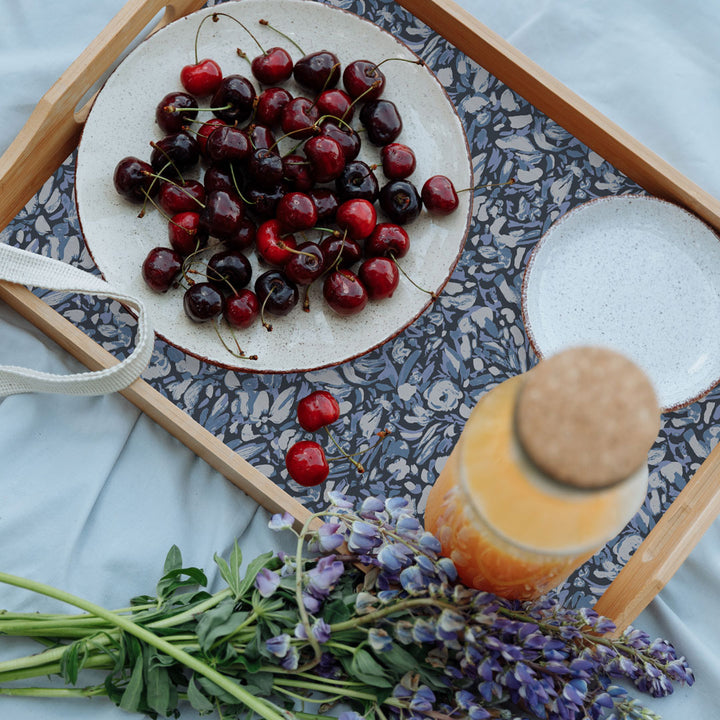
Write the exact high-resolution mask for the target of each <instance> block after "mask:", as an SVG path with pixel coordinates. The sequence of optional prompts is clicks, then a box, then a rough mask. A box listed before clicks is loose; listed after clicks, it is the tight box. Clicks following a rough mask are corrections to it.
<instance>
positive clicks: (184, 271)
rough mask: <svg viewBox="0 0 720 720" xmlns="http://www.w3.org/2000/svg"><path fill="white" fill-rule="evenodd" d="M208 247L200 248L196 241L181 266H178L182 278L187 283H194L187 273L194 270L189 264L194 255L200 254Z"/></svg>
mask: <svg viewBox="0 0 720 720" xmlns="http://www.w3.org/2000/svg"><path fill="white" fill-rule="evenodd" d="M207 249H208V248H201V247H200V243H199V242H198V243H197V244H196V245H195V249H194V250H193V251H192V252H191V253H190V254H189V255H188V256H187V257H186V258H185V259H184V260H183V264H182V268H180V272H181V274H182V276H183V278H184V280H185V281H186V282H187V283H189V284H190V285H194V284H195V282H194V281H193V279H192V278H189V277H188V275H189V274H190V273H191V272H196V271H195V270H193V269H192V267H191V265H192V263H193V262H195V257H196V256H197V255H200V253H202V252H203V251H204V250H207Z"/></svg>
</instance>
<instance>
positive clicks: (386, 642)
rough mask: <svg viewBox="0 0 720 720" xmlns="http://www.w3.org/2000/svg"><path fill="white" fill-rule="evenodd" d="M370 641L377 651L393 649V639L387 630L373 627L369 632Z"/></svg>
mask: <svg viewBox="0 0 720 720" xmlns="http://www.w3.org/2000/svg"><path fill="white" fill-rule="evenodd" d="M368 643H369V644H370V647H371V648H372V649H373V650H374V651H375V652H388V651H390V650H392V646H393V641H392V638H391V637H390V636H389V635H388V634H387V632H386V631H385V630H382V629H380V628H371V629H370V632H368Z"/></svg>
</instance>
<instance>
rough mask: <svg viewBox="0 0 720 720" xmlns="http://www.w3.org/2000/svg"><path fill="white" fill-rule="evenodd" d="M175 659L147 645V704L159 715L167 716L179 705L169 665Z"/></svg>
mask: <svg viewBox="0 0 720 720" xmlns="http://www.w3.org/2000/svg"><path fill="white" fill-rule="evenodd" d="M174 662H176V661H175V660H173V658H171V657H169V656H168V655H162V654H160V653H159V652H158V651H157V650H155V649H154V648H151V647H149V646H146V647H145V678H146V681H145V682H146V687H145V692H146V695H147V704H148V706H149V707H150V708H151V709H152V710H154V711H155V712H156V713H158V714H159V715H163V716H164V717H167V716H168V715H170V712H171V711H172V710H174V709H175V706H176V705H177V692H176V691H175V687H174V686H173V684H172V681H171V679H170V673H169V671H168V668H167V666H168V665H172V664H173V663H174Z"/></svg>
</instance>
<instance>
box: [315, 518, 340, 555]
mask: <svg viewBox="0 0 720 720" xmlns="http://www.w3.org/2000/svg"><path fill="white" fill-rule="evenodd" d="M342 530H343V526H342V523H340V522H336V521H332V522H326V523H323V524H322V525H321V526H320V527H319V528H318V531H317V533H316V534H315V536H314V537H313V538H312V539H311V540H310V542H309V543H308V549H309V550H310V551H311V552H321V553H331V552H333V551H334V550H337V549H338V548H339V547H340V546H341V545H342V544H343V543H344V542H345V537H344V534H343V532H342Z"/></svg>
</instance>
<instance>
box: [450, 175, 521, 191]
mask: <svg viewBox="0 0 720 720" xmlns="http://www.w3.org/2000/svg"><path fill="white" fill-rule="evenodd" d="M516 182H517V180H516V179H515V178H510V179H509V180H508V181H507V182H501V183H488V184H487V185H475V187H466V188H463V189H462V190H456V191H455V192H457V193H461V192H470V191H471V190H472V191H473V192H474V191H475V190H484V189H485V188H491V187H503V186H504V185H514V184H515V183H516Z"/></svg>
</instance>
